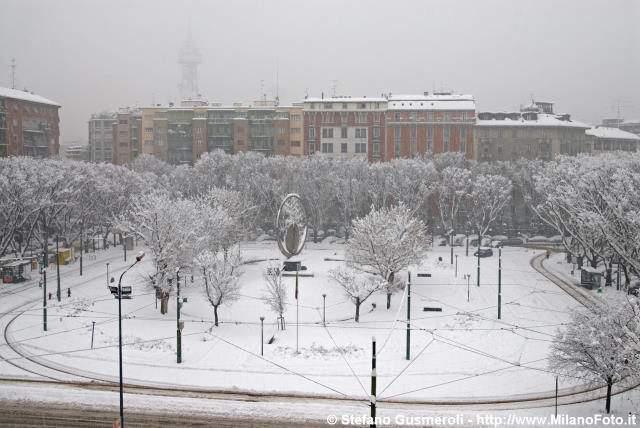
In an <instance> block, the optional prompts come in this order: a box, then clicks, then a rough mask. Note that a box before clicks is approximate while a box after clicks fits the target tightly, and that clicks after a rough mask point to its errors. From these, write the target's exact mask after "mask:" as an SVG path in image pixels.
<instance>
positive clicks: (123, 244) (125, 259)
mask: <svg viewBox="0 0 640 428" xmlns="http://www.w3.org/2000/svg"><path fill="white" fill-rule="evenodd" d="M122 248H123V249H124V261H125V262H126V261H127V236H126V235H125V237H124V242H123V243H122ZM176 275H177V274H176Z"/></svg>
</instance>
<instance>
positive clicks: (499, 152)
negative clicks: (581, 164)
mask: <svg viewBox="0 0 640 428" xmlns="http://www.w3.org/2000/svg"><path fill="white" fill-rule="evenodd" d="M589 128H591V126H589V125H586V124H584V123H581V122H576V121H572V120H571V117H570V115H568V114H554V113H553V104H552V103H548V102H536V103H532V104H531V105H529V106H526V107H523V108H521V109H520V111H519V112H511V113H508V112H481V113H478V119H477V121H476V124H475V143H474V145H475V149H474V153H475V156H474V159H475V160H478V161H512V160H516V159H519V158H521V157H524V158H527V159H542V160H552V159H553V158H555V157H556V156H557V155H559V154H567V155H575V154H577V153H584V152H587V153H588V152H591V142H590V141H589V140H588V139H587V135H586V134H585V131H586V130H587V129H589Z"/></svg>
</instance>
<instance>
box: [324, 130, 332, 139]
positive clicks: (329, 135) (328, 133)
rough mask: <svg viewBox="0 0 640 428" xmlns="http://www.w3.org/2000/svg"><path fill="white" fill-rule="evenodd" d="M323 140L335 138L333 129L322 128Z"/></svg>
mask: <svg viewBox="0 0 640 428" xmlns="http://www.w3.org/2000/svg"><path fill="white" fill-rule="evenodd" d="M322 138H333V128H322Z"/></svg>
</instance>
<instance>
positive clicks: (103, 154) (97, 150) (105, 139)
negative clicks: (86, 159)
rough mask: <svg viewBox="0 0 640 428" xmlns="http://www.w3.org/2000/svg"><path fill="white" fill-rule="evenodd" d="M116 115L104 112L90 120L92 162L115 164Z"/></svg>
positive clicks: (93, 115) (90, 154)
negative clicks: (114, 136) (114, 130)
mask: <svg viewBox="0 0 640 428" xmlns="http://www.w3.org/2000/svg"><path fill="white" fill-rule="evenodd" d="M116 121H117V118H116V114H115V113H110V112H102V113H96V114H92V115H91V118H90V119H89V122H88V124H89V156H90V159H91V162H109V163H111V162H113V124H114V123H115V122H116Z"/></svg>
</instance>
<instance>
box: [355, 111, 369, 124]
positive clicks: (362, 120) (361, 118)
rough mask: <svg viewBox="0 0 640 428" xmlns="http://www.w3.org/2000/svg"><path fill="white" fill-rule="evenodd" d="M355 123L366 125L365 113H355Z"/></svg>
mask: <svg viewBox="0 0 640 428" xmlns="http://www.w3.org/2000/svg"><path fill="white" fill-rule="evenodd" d="M356 122H358V123H366V122H367V113H362V112H358V113H356Z"/></svg>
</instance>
